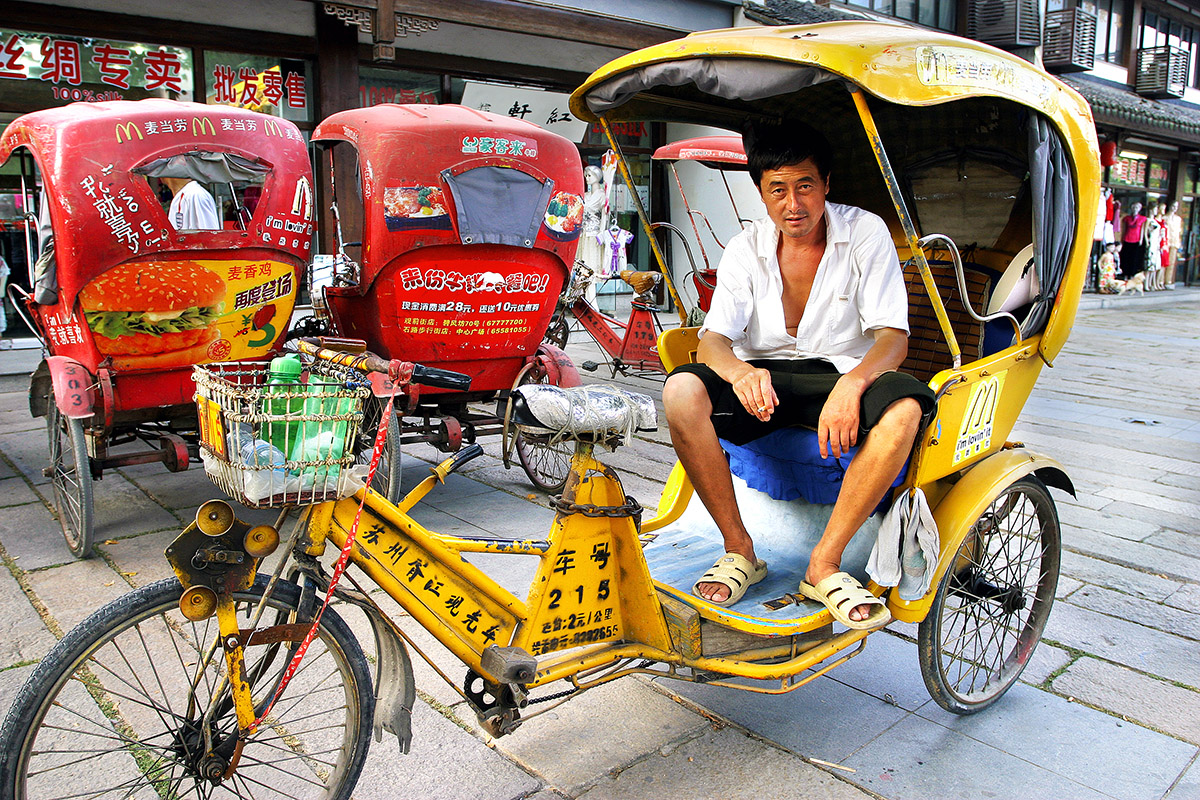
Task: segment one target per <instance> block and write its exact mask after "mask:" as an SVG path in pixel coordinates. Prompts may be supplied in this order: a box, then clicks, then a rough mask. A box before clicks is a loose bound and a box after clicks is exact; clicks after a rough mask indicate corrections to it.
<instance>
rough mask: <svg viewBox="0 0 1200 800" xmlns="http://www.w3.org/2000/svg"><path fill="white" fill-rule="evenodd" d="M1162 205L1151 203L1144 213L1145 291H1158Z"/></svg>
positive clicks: (1160, 260)
mask: <svg viewBox="0 0 1200 800" xmlns="http://www.w3.org/2000/svg"><path fill="white" fill-rule="evenodd" d="M1162 211H1163V209H1162V205H1160V204H1159V203H1153V204H1151V205H1150V208H1149V209H1148V210H1147V212H1146V228H1145V235H1144V236H1143V241H1144V242H1145V243H1146V283H1145V287H1146V291H1147V292H1153V291H1155V290H1156V289H1158V281H1159V279H1160V278H1161V277H1162V243H1163V233H1164V231H1163V215H1162Z"/></svg>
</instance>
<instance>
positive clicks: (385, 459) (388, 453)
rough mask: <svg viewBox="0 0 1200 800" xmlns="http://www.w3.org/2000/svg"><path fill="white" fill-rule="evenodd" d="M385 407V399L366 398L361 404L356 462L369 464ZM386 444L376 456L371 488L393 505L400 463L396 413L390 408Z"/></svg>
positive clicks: (396, 491)
mask: <svg viewBox="0 0 1200 800" xmlns="http://www.w3.org/2000/svg"><path fill="white" fill-rule="evenodd" d="M386 408H387V398H385V397H376V396H375V395H371V396H369V397H368V398H367V399H366V400H364V401H363V424H362V429H361V431H360V432H359V438H360V440H361V445H360V447H359V455H358V460H359V463H362V464H369V463H371V452H372V450H373V449H374V447H375V436H376V434H377V433H378V431H379V423H380V420H381V419H382V417H383V412H384V410H385V409H386ZM387 425H388V430H387V442H385V443H384V446H383V453H382V455H380V457H379V466H378V467H376V468H375V479H374V480H372V481H371V488H372V489H374V490H375V491H376V492H378V493H379V494H381V495H383V496H384V497H386V498H387V500H388V502H389V503H392V504H395V503H396V502H398V501H399V500H400V477H401V460H402V456H401V453H400V413H399V412H398V411H397V410H396V409H395V408H393V409H392V416H391V418H390V419H389V420H388V422H387Z"/></svg>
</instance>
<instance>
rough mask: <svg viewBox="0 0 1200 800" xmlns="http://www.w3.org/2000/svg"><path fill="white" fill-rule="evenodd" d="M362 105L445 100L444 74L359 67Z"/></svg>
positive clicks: (429, 103)
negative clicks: (443, 88)
mask: <svg viewBox="0 0 1200 800" xmlns="http://www.w3.org/2000/svg"><path fill="white" fill-rule="evenodd" d="M359 80H360V84H359V87H358V91H359V105H360V106H362V107H364V108H366V107H367V106H377V105H379V104H380V103H426V104H428V105H437V104H438V103H440V102H442V96H441V95H442V89H441V77H440V76H438V75H435V74H432V73H426V72H410V71H408V70H401V69H371V68H368V67H364V68H362V69H360V70H359Z"/></svg>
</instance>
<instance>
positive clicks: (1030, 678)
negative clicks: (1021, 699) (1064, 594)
mask: <svg viewBox="0 0 1200 800" xmlns="http://www.w3.org/2000/svg"><path fill="white" fill-rule="evenodd" d="M1051 613H1054V612H1051ZM1072 658H1074V656H1073V655H1071V654H1070V653H1069V652H1067V651H1066V650H1063V649H1062V648H1061V647H1055V646H1054V645H1052V644H1050V643H1049V642H1038V646H1037V649H1036V650H1034V651H1033V656H1032V657H1031V658H1030V659H1029V663H1028V664H1026V665H1025V670H1024V671H1023V672H1022V673H1021V680H1022V681H1023V682H1024V683H1028V684H1030V685H1031V686H1040V685H1041V684H1042V683H1044V682H1045V681H1046V679H1047V678H1049V677H1050V676H1051V675H1053V674H1054V673H1055V671H1056V670H1059V669H1062V668H1063V667H1064V666H1065V665H1067V664H1069V663H1070V662H1071V659H1072Z"/></svg>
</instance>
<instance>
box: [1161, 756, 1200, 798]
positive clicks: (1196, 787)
mask: <svg viewBox="0 0 1200 800" xmlns="http://www.w3.org/2000/svg"><path fill="white" fill-rule="evenodd" d="M1163 800H1200V759H1198V760H1194V761H1192V765H1191V766H1190V767H1188V770H1187V772H1185V773H1184V774H1183V775H1182V776H1181V777H1180V779H1179V782H1178V783H1176V784H1175V786H1174V787H1173V788H1172V789H1171V791H1169V792H1167V795H1166V797H1164V798H1163Z"/></svg>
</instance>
